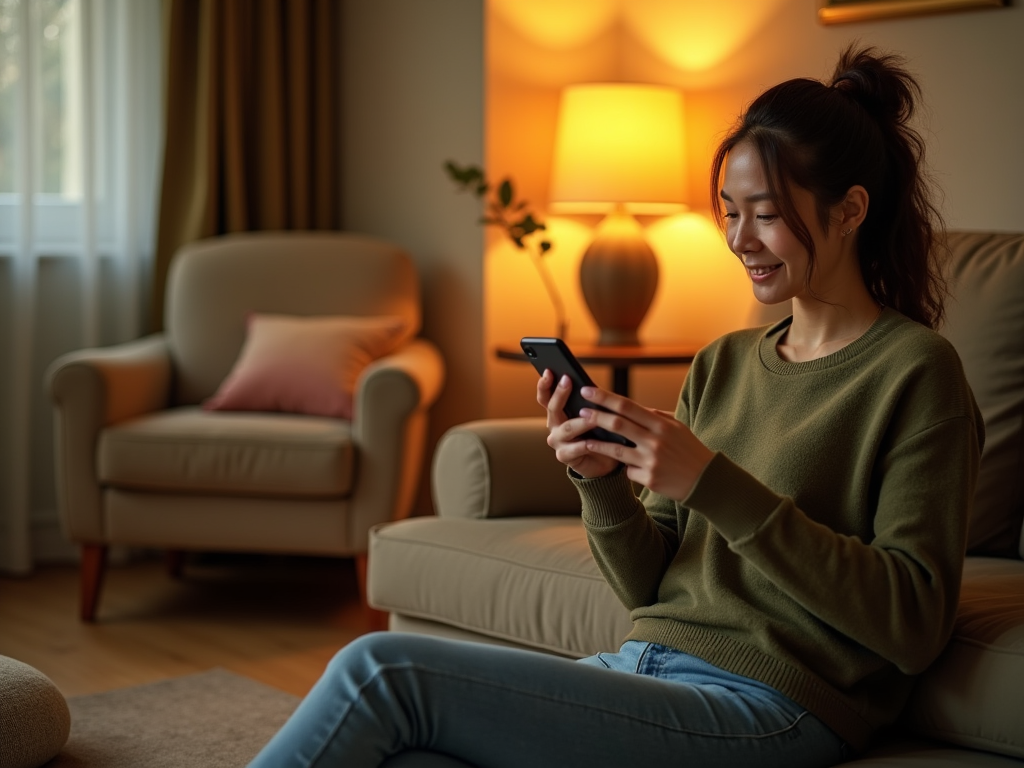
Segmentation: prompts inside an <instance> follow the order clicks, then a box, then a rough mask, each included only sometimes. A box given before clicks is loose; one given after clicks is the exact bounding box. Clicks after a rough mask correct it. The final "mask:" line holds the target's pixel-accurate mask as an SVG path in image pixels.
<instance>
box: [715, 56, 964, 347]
mask: <svg viewBox="0 0 1024 768" xmlns="http://www.w3.org/2000/svg"><path fill="white" fill-rule="evenodd" d="M919 100H920V87H919V85H918V83H917V81H916V80H915V79H914V77H913V76H912V75H911V74H910V73H909V72H908V71H907V70H906V69H905V67H904V62H903V59H902V58H901V57H899V56H896V55H894V54H883V53H879V52H878V51H876V50H875V49H874V48H870V47H868V48H859V47H857V46H855V45H851V46H849V47H848V48H846V50H844V51H843V52H842V54H841V55H840V57H839V61H838V63H837V65H836V68H835V71H834V72H833V74H832V77H831V79H830V81H829V82H828V83H827V84H826V83H823V82H820V81H818V80H811V79H806V78H799V79H795V80H788V81H786V82H784V83H781V84H779V85H777V86H775V87H773V88H770V89H769V90H767V91H765V92H764V93H763V94H761V96H759V97H758V98H757V99H755V100H754V101H753V102H752V103H751V104H750V106H749V107H748V108H747V110H746V112H744V114H743V115H742V116H741V117H740V120H739V122H738V123H737V125H736V126H735V127H734V128H733V129H732V131H730V133H729V134H728V136H726V138H725V139H724V140H723V141H722V143H721V145H720V146H719V147H718V150H717V152H716V153H715V157H714V160H713V163H712V175H711V185H712V197H713V199H715V200H717V197H718V190H719V185H720V179H721V174H722V169H723V166H724V164H725V158H726V156H727V155H728V153H729V151H730V150H732V148H733V147H735V146H736V145H737V144H739V143H740V142H744V141H745V142H748V143H750V145H751V146H752V147H753V148H754V150H755V151H756V152H757V154H758V156H759V157H760V160H761V163H762V166H763V168H764V173H765V177H766V181H767V184H768V193H769V194H770V195H771V197H772V200H773V202H774V203H775V204H776V206H777V208H778V211H779V215H780V216H781V218H782V220H783V221H784V222H785V223H786V224H787V226H788V227H789V228H790V230H792V232H793V233H794V235H795V236H796V237H797V238H798V239H799V240H800V242H801V243H802V244H803V245H804V246H805V247H806V248H807V251H808V254H809V255H810V269H813V268H814V257H815V253H814V242H813V240H812V238H811V233H810V230H809V229H808V226H807V223H805V222H803V221H802V220H801V219H800V216H799V215H798V214H797V212H796V208H795V206H794V204H793V199H792V194H791V192H790V189H789V184H791V183H792V184H795V185H796V186H799V187H802V188H804V189H807V190H809V191H810V192H811V193H813V195H814V197H815V199H816V201H817V209H818V217H819V224H820V226H821V227H822V229H823V230H827V229H828V227H829V210H830V209H831V208H832V207H833V206H835V205H837V204H839V203H840V202H842V201H843V200H844V199H845V197H846V193H847V191H848V190H849V189H850V187H852V186H854V185H856V184H859V185H861V186H863V187H864V188H865V189H866V190H867V193H868V198H869V206H868V213H867V216H866V218H865V219H864V222H863V224H862V225H861V226H860V228H859V229H858V232H857V241H856V245H857V254H858V259H859V261H860V267H861V273H862V274H863V276H864V282H865V284H866V285H867V287H868V290H869V291H870V292H871V294H872V296H873V297H874V298H875V300H876V301H878V302H879V303H881V304H883V305H886V306H890V307H893V308H895V309H897V310H899V311H900V312H902V313H903V314H905V315H907V316H908V317H910V318H912V319H914V320H917V321H918V322H920V323H923V324H924V325H927V326H929V327H931V328H934V327H936V326H937V325H938V324H939V323H940V322H941V319H942V315H943V302H944V299H945V296H946V286H945V283H944V281H943V279H942V274H941V270H940V269H939V268H938V266H937V263H936V246H937V233H938V232H939V231H940V230H941V217H940V215H939V212H938V210H937V208H936V207H935V205H934V203H933V202H932V199H931V187H930V184H929V181H928V179H927V177H926V175H925V172H924V142H923V141H922V139H921V137H920V135H919V134H918V133H917V132H916V131H915V130H914V128H913V127H912V126H911V124H910V123H911V120H912V118H913V116H914V113H915V109H916V106H917V103H918V101H919ZM716 210H717V211H718V212H719V219H721V211H720V209H719V208H718V207H717V206H716ZM720 223H721V220H720Z"/></svg>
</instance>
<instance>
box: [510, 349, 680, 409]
mask: <svg viewBox="0 0 1024 768" xmlns="http://www.w3.org/2000/svg"><path fill="white" fill-rule="evenodd" d="M570 349H572V352H573V354H574V355H576V359H577V360H579V361H580V362H581V363H582V364H583V365H584V366H587V365H607V366H610V367H611V369H612V391H613V392H615V393H616V394H619V395H622V396H623V397H629V371H630V368H632V367H634V366H638V365H683V364H685V363H690V362H693V356H694V355H695V354H697V347H693V346H683V345H674V344H640V345H639V346H635V347H603V346H600V345H598V344H579V343H575V342H574V343H572V344H570ZM495 352H496V354H497V356H498V357H499V358H501V359H502V360H517V361H520V362H524V363H526V362H529V358H528V357H527V356H526V354H525V353H524V352H523V350H522V348H521V347H520V346H519V345H518V344H515V345H512V344H499V345H498V347H497V349H496V350H495Z"/></svg>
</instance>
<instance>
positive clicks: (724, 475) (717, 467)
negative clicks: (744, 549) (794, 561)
mask: <svg viewBox="0 0 1024 768" xmlns="http://www.w3.org/2000/svg"><path fill="white" fill-rule="evenodd" d="M781 503H782V497H781V496H779V495H778V494H776V493H774V492H773V491H771V490H769V489H768V488H766V487H765V486H764V485H763V484H762V483H761V482H760V481H759V480H757V478H755V477H754V476H753V475H751V474H750V473H749V472H747V471H746V470H745V469H743V468H742V467H740V466H738V465H737V464H734V463H733V462H732V460H731V459H729V457H728V456H726V455H725V454H724V453H716V454H715V455H714V457H713V458H712V459H711V462H710V463H709V464H708V465H707V466H706V467H705V468H704V471H703V472H702V473H701V476H700V477H699V478H698V479H697V482H696V484H695V485H694V487H693V490H692V491H690V495H689V496H688V497H687V498H686V500H685V501H683V505H684V506H686V507H688V508H689V509H692V510H693V511H695V512H698V513H700V514H701V515H704V517H706V518H707V519H708V520H709V521H710V522H711V524H712V525H713V526H715V528H716V529H717V530H718V532H719V533H721V534H722V535H723V536H724V537H725V538H726V540H728V541H729V542H730V543H731V542H735V541H738V540H740V539H743V538H746V537H747V536H750V535H751V534H753V533H754V532H755V531H756V530H757V529H758V528H759V527H760V526H761V524H762V523H764V521H765V519H767V517H768V516H769V515H770V514H771V513H772V511H773V510H774V509H776V508H777V507H778V506H779V505H780V504H781Z"/></svg>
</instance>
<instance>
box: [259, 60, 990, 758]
mask: <svg viewBox="0 0 1024 768" xmlns="http://www.w3.org/2000/svg"><path fill="white" fill-rule="evenodd" d="M917 93H918V91H917V85H916V83H915V82H914V80H913V79H912V78H911V77H910V75H908V74H907V73H906V71H905V70H904V69H903V68H902V67H901V64H900V61H899V60H898V59H896V58H895V57H892V56H884V55H878V54H876V53H875V52H874V51H872V50H871V49H867V50H854V49H850V50H847V51H846V52H845V53H844V54H843V55H842V57H841V59H840V61H839V64H838V66H837V68H836V72H835V74H834V76H833V78H832V80H831V82H830V83H829V84H828V85H826V84H823V83H820V82H817V81H812V80H791V81H788V82H786V83H782V84H781V85H779V86H776V87H774V88H772V89H770V90H768V91H767V92H766V93H764V94H763V95H762V96H760V97H759V98H758V99H757V100H755V101H754V102H753V103H752V104H751V106H750V107H749V109H748V110H747V111H746V113H745V114H744V115H743V117H742V119H741V121H740V122H739V124H738V125H737V126H736V127H735V128H734V129H733V131H732V132H731V133H730V134H729V136H728V137H727V138H726V139H725V141H724V142H723V143H722V145H721V147H720V148H719V150H718V152H717V154H716V156H715V159H714V163H713V172H712V188H713V194H714V195H715V198H716V199H717V200H720V202H721V206H722V209H721V211H720V215H721V217H722V222H723V224H724V229H725V233H726V239H727V241H728V244H729V247H730V249H731V250H732V251H733V253H735V254H736V256H737V257H738V258H739V259H740V260H741V261H742V263H743V266H744V268H745V269H746V270H747V273H748V274H749V276H750V280H751V283H752V285H753V290H754V294H755V296H756V297H757V299H758V300H759V301H762V302H765V303H771V304H774V303H778V302H783V301H786V300H792V307H793V312H792V316H790V317H789V318H787V319H786V320H784V321H782V322H780V323H778V324H776V325H774V326H771V327H767V328H757V329H750V330H745V331H739V332H736V333H732V334H729V335H727V336H725V337H723V338H721V339H719V340H717V341H715V342H713V343H712V344H710V345H708V347H706V348H705V349H704V350H702V351H701V353H700V354H699V355H698V356H697V358H696V359H695V360H694V363H693V365H692V366H691V369H690V372H689V373H688V375H687V378H686V382H685V383H684V385H683V389H682V394H681V397H680V400H679V405H678V407H677V409H676V413H675V414H666V413H662V412H658V411H653V410H650V409H647V408H644V407H642V406H641V405H639V404H637V403H635V402H633V401H630V400H628V399H626V398H623V397H620V396H617V395H614V394H612V393H610V392H607V391H605V390H601V389H597V388H591V389H589V390H585V391H584V393H583V394H584V396H585V397H586V398H587V399H588V400H590V401H591V402H593V403H595V404H597V405H601V406H603V407H605V408H607V409H608V411H601V410H598V409H592V410H585V411H584V412H583V413H582V414H581V415H580V417H578V418H575V419H568V418H567V417H566V416H565V414H564V412H563V406H564V404H565V402H566V397H567V394H568V382H567V381H566V380H562V381H559V382H554V381H553V377H552V375H551V374H550V372H545V374H544V375H543V376H542V377H541V379H540V381H539V383H538V389H537V397H538V400H539V402H540V403H541V405H543V406H544V407H545V409H546V412H547V419H548V426H549V428H550V434H549V438H548V443H549V445H550V446H551V447H552V448H553V449H554V451H555V455H556V456H557V457H558V459H559V460H560V461H561V462H562V463H564V464H565V465H566V466H567V467H568V470H569V474H570V477H571V478H572V481H573V482H574V483H575V484H576V486H577V488H578V490H579V493H580V497H581V499H582V505H583V521H584V523H585V525H586V528H587V533H588V537H589V541H590V544H591V549H592V550H593V553H594V556H595V558H596V560H597V562H598V564H599V566H600V568H601V570H602V573H603V574H604V575H605V577H606V579H607V580H608V583H609V584H610V585H611V587H612V588H613V589H614V590H615V592H616V593H617V595H618V596H619V598H620V599H621V600H622V602H623V603H624V604H625V605H626V606H627V607H628V608H629V609H630V610H631V611H632V619H633V630H632V632H631V633H630V635H629V636H628V637H627V639H626V641H625V643H624V644H623V646H622V647H621V648H620V649H619V651H618V652H617V653H608V654H599V655H598V656H595V657H591V658H588V659H584V660H582V661H581V662H570V661H566V660H563V659H557V658H550V657H546V656H542V655H538V654H532V653H528V652H522V651H515V650H508V649H501V648H491V647H486V646H479V645H474V644H467V643H456V642H451V641H445V640H436V639H432V638H423V637H415V636H410V635H397V634H379V635H368V636H366V637H365V638H361V639H360V640H357V641H356V642H355V643H353V644H351V645H350V646H349V647H347V648H345V649H344V650H342V651H341V652H340V653H339V654H338V656H336V657H335V659H334V661H332V662H331V665H330V666H329V667H328V670H327V671H326V673H325V674H324V676H323V678H322V679H321V681H320V682H319V683H318V684H317V685H316V686H315V687H314V689H313V690H312V691H311V692H310V695H309V696H308V697H307V699H306V700H305V701H304V702H303V704H302V705H301V706H300V708H299V709H298V711H297V712H296V714H295V715H294V716H293V718H292V719H291V720H290V721H289V723H288V724H287V725H286V726H285V728H284V729H283V730H282V732H281V733H280V734H278V736H276V737H275V739H274V740H273V741H272V742H271V743H270V744H269V745H268V747H267V748H266V749H265V750H264V752H263V753H262V754H261V755H260V756H259V757H258V758H257V759H256V761H255V762H254V763H253V765H256V766H269V765H274V766H289V765H295V766H314V765H315V766H327V765H346V766H348V765H353V766H355V765H368V766H369V765H378V764H380V763H381V762H382V761H384V760H385V759H386V758H387V757H388V756H389V755H392V754H396V753H400V752H402V751H405V750H410V749H424V750H429V751H432V752H435V753H441V754H443V755H449V756H454V757H456V758H458V759H460V760H462V761H465V763H468V764H470V765H476V766H545V765H552V766H564V765H587V766H623V765H644V766H660V765H665V766H669V765H701V766H708V765H723V766H726V765H727V766H742V765H758V766H829V765H834V764H837V763H840V762H842V761H843V760H845V759H847V758H848V757H850V756H851V755H853V754H855V753H856V752H857V751H859V750H861V749H863V748H864V747H865V746H866V745H867V744H868V743H869V742H870V741H871V739H872V737H873V736H874V735H876V734H877V733H878V732H879V731H881V730H882V729H884V727H885V726H886V725H887V724H889V723H891V722H892V721H893V720H894V719H895V718H896V717H897V715H898V714H899V712H900V709H901V708H902V706H903V704H904V703H905V701H906V698H907V696H908V693H909V691H910V688H911V686H912V684H913V680H914V675H916V674H917V673H919V672H921V671H922V670H923V669H925V668H926V667H927V666H928V664H929V663H930V662H931V661H932V660H933V659H934V658H935V657H936V656H937V655H938V653H939V652H940V650H941V649H942V647H943V646H944V644H945V642H946V640H947V639H948V637H949V634H950V632H951V629H952V623H953V618H954V615H955V611H956V604H957V597H958V593H959V583H960V572H961V565H962V560H963V554H964V546H965V539H966V527H967V518H968V514H969V509H970V504H971V498H972V494H973V489H974V483H975V477H976V474H977V468H978V461H979V456H980V450H981V445H982V442H983V439H984V437H983V428H982V421H981V417H980V415H979V413H978V410H977V407H976V406H975V404H974V399H973V397H972V395H971V392H970V388H969V387H968V385H967V383H966V381H965V379H964V376H963V372H962V370H961V367H960V362H959V359H958V358H957V355H956V353H955V352H954V351H953V349H952V347H951V346H950V345H949V344H948V343H946V342H945V341H944V340H943V339H942V338H941V337H940V336H938V335H937V334H936V333H935V332H934V331H933V330H932V328H933V327H934V326H935V325H936V324H937V323H938V322H939V320H940V319H941V315H942V299H943V285H942V282H941V279H940V277H939V273H938V269H937V267H936V265H935V264H934V261H933V254H934V253H935V252H936V249H935V247H934V245H935V244H934V242H933V240H934V238H933V228H934V226H935V222H937V220H938V219H937V216H936V214H935V211H934V209H933V208H932V206H931V204H930V202H929V199H928V194H927V186H926V184H925V182H924V179H923V176H922V170H921V155H922V145H921V142H920V140H919V139H918V137H917V135H916V134H915V133H914V132H913V131H912V130H911V129H910V127H909V126H908V120H909V119H910V117H911V115H912V114H913V111H914V106H915V98H916V96H917ZM594 426H601V427H604V428H606V429H609V430H611V431H613V432H617V433H619V434H621V435H623V436H625V437H627V438H629V439H630V440H632V441H633V442H634V443H635V447H632V448H627V447H624V446H621V445H618V444H611V443H602V442H599V441H594V440H589V439H579V438H580V436H581V435H582V434H583V433H584V432H586V431H587V430H589V429H591V428H592V427H594ZM633 483H637V484H640V485H642V486H643V487H644V491H643V492H642V494H641V495H640V497H639V498H637V497H636V496H635V495H634V492H633ZM452 764H460V763H452Z"/></svg>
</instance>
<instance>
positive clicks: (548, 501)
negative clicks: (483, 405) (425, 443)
mask: <svg viewBox="0 0 1024 768" xmlns="http://www.w3.org/2000/svg"><path fill="white" fill-rule="evenodd" d="M547 435H548V429H547V427H546V426H545V422H544V419H543V418H516V419H489V420H481V421H472V422H469V423H467V424H460V425H459V426H456V427H452V428H451V429H449V430H448V431H447V432H446V433H445V434H444V435H443V436H442V437H441V439H440V440H439V441H438V443H437V448H436V449H435V452H434V463H433V468H432V478H431V479H432V484H433V495H434V507H435V509H436V511H437V514H438V515H440V516H442V517H462V518H492V517H524V516H531V515H578V514H579V513H580V497H579V494H578V493H577V492H576V488H575V486H573V484H572V482H571V481H570V480H569V478H568V477H567V476H566V471H565V466H563V465H562V464H561V463H560V462H559V461H558V460H557V459H556V458H555V454H554V451H552V450H551V449H550V448H549V447H548V444H547Z"/></svg>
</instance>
